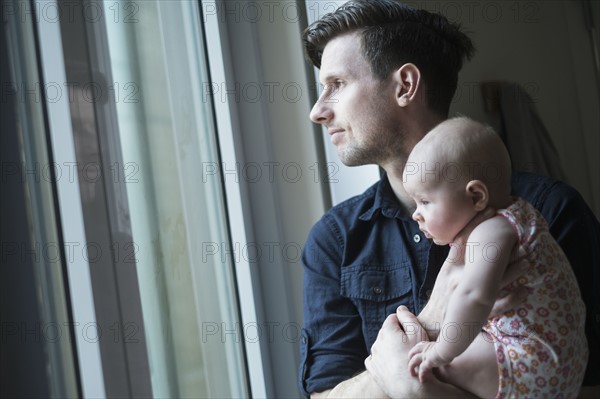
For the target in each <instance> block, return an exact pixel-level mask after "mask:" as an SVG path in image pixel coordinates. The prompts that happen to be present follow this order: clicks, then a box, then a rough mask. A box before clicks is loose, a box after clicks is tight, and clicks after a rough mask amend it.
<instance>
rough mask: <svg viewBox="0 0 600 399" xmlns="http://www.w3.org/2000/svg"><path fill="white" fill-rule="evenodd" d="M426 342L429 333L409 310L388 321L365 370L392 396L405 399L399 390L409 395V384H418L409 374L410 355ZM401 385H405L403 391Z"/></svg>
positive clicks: (399, 310)
mask: <svg viewBox="0 0 600 399" xmlns="http://www.w3.org/2000/svg"><path fill="white" fill-rule="evenodd" d="M424 340H427V333H426V332H425V330H424V329H423V327H422V326H421V324H419V322H418V321H417V318H416V316H415V315H413V314H412V313H410V312H409V311H408V309H407V308H406V307H405V306H400V307H399V308H398V310H397V312H396V314H392V315H389V316H388V317H387V319H385V322H384V323H383V326H382V327H381V330H379V334H378V335H377V340H376V341H375V343H374V344H373V347H372V348H371V356H369V357H368V358H367V359H366V360H365V366H366V368H367V370H368V371H369V372H370V373H371V375H372V376H373V378H374V379H375V381H376V382H377V384H378V385H379V386H380V387H381V389H382V390H383V391H384V392H385V393H386V394H387V395H388V396H390V397H401V396H403V394H402V393H401V392H398V391H397V389H398V388H402V389H403V392H406V391H405V390H406V388H407V386H406V385H407V382H409V383H410V382H412V383H418V381H417V380H416V379H415V378H412V377H411V376H410V373H409V371H408V367H407V365H408V351H409V350H410V349H411V348H412V347H413V346H415V345H416V344H417V343H419V342H421V341H424ZM398 381H402V385H403V386H402V387H399V386H398V385H399V384H398Z"/></svg>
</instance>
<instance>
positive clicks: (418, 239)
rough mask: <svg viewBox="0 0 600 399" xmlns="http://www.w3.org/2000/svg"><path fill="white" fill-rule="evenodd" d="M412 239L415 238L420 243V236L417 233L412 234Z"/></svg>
mask: <svg viewBox="0 0 600 399" xmlns="http://www.w3.org/2000/svg"><path fill="white" fill-rule="evenodd" d="M413 240H415V242H416V243H420V242H421V236H420V235H418V234H415V235H414V236H413Z"/></svg>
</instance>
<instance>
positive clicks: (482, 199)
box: [466, 180, 490, 211]
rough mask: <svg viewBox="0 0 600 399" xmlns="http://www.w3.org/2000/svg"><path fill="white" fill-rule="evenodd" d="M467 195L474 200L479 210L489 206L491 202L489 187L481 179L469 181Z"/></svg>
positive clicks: (474, 204)
mask: <svg viewBox="0 0 600 399" xmlns="http://www.w3.org/2000/svg"><path fill="white" fill-rule="evenodd" d="M466 190H467V195H468V196H469V198H471V201H473V207H474V208H475V210H477V211H482V210H484V209H485V208H487V206H488V204H489V202H490V196H489V192H488V188H487V186H486V185H485V183H484V182H482V181H481V180H471V181H470V182H468V183H467V187H466Z"/></svg>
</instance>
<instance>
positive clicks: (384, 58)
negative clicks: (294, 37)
mask: <svg viewBox="0 0 600 399" xmlns="http://www.w3.org/2000/svg"><path fill="white" fill-rule="evenodd" d="M355 31H356V32H360V34H361V37H362V42H361V51H362V54H363V56H364V57H365V59H366V60H367V62H368V63H369V65H370V67H371V70H372V72H373V75H374V76H376V77H377V78H378V79H380V80H384V79H386V78H387V77H388V76H389V74H390V73H391V72H392V71H393V70H395V69H397V68H399V67H401V66H402V65H404V64H405V63H409V62H410V63H413V64H415V65H416V66H417V68H419V70H420V71H421V76H422V79H423V82H424V83H425V89H426V90H427V97H426V100H427V104H428V106H429V108H430V109H431V110H433V111H434V112H436V113H439V114H440V115H443V116H447V115H448V111H449V109H450V103H451V101H452V97H453V96H454V92H455V91H456V86H457V83H458V72H459V71H460V69H461V68H462V64H463V60H464V59H465V58H466V59H470V58H471V56H472V55H473V53H474V52H475V48H474V46H473V43H472V42H471V39H469V37H468V36H467V35H466V34H465V33H463V32H462V31H461V29H460V25H458V24H453V23H451V22H450V21H448V19H446V18H445V17H444V16H442V15H438V14H432V13H430V12H427V11H425V10H417V9H414V8H412V7H409V6H407V5H405V4H402V3H401V2H399V1H395V0H351V1H348V2H347V3H345V4H343V5H342V6H340V7H339V8H338V9H337V10H336V11H334V12H332V13H329V14H326V15H324V16H323V17H322V18H321V19H320V20H318V21H315V22H314V23H312V24H311V25H310V26H309V27H308V28H306V30H305V31H304V35H303V41H304V49H305V52H306V56H307V57H308V58H309V59H310V60H311V62H312V63H313V64H314V65H315V66H316V67H317V68H320V66H321V56H322V55H323V49H324V48H325V46H326V45H327V43H328V42H329V41H330V40H331V39H333V38H335V37H337V36H340V35H342V34H345V33H350V32H355Z"/></svg>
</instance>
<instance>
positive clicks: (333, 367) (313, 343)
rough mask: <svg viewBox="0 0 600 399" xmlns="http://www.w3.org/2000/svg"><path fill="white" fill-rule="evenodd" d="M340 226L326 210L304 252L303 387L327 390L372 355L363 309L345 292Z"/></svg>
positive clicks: (343, 379) (305, 388)
mask: <svg viewBox="0 0 600 399" xmlns="http://www.w3.org/2000/svg"><path fill="white" fill-rule="evenodd" d="M341 236H342V235H341V233H340V231H339V227H338V226H337V224H336V223H335V221H334V220H333V219H332V218H328V217H327V216H324V217H323V218H322V219H321V220H320V221H319V222H317V224H315V226H314V227H313V229H312V230H311V232H310V234H309V236H308V239H307V242H306V244H305V246H304V251H303V254H302V262H303V266H304V290H303V297H304V326H303V329H302V340H301V364H300V370H299V371H300V376H299V380H300V388H301V390H302V391H303V392H304V393H305V394H306V395H309V394H314V393H317V392H325V391H327V390H329V389H332V388H333V387H335V386H336V385H338V384H340V383H342V382H345V381H346V380H349V379H351V378H352V377H353V376H354V375H356V373H357V372H359V371H361V370H363V367H364V366H363V361H364V359H365V357H366V356H367V355H368V352H367V348H366V345H365V341H364V337H363V334H362V328H361V324H362V322H361V318H360V314H359V313H358V310H357V309H356V307H355V306H354V304H353V303H352V301H351V300H350V299H349V298H346V297H344V296H342V295H341V293H340V286H341V285H340V280H341V270H340V269H341V264H342V260H341V256H342V255H341V253H342V250H343V248H344V245H345V243H344V242H342V241H341V239H340V237H341Z"/></svg>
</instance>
